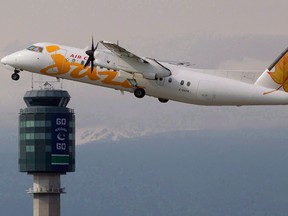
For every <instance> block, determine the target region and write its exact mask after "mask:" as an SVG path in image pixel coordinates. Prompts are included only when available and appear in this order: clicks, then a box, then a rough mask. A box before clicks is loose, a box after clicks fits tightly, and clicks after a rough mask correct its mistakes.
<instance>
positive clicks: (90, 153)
mask: <svg viewBox="0 0 288 216" xmlns="http://www.w3.org/2000/svg"><path fill="white" fill-rule="evenodd" d="M286 134H287V130H286V129H285V128H284V129H279V128H277V129H269V130H237V131H178V132H166V133H165V132H164V133H159V134H156V135H147V136H141V137H138V138H129V139H128V138H123V139H120V140H119V141H108V140H107V139H106V140H102V141H97V142H91V143H89V144H86V145H80V146H77V149H76V150H77V152H76V153H77V161H76V165H77V166H76V172H75V173H68V174H67V175H66V176H63V177H62V186H64V187H66V191H67V194H64V195H62V197H61V200H62V201H61V202H62V215H83V216H86V215H117V216H122V215H123V216H124V215H125V216H130V215H139V216H146V215H152V216H153V215H157V216H159V215H160V216H161V215H165V216H172V215H173V216H174V215H181V216H186V215H187V216H188V215H199V216H202V215H203V216H204V215H205V216H206V215H211V216H212V215H213V216H218V215H219V216H220V215H221V216H226V215H227V216H228V215H229V216H230V215H236V216H238V215H239V216H240V215H241V216H242V215H256V216H258V215H259V216H260V215H261V216H263V215H275V216H282V215H285V214H286V212H287V211H288V193H287V179H288V172H287V171H288V170H287V163H288V145H287V136H286ZM17 157H18V156H17V145H16V140H15V142H13V143H10V145H9V148H8V149H6V150H5V152H4V149H3V148H2V146H1V151H0V164H1V165H0V173H1V178H0V182H1V187H0V194H1V197H0V206H1V207H2V208H0V215H17V214H25V215H29V214H32V197H31V196H30V195H26V194H25V192H24V190H25V189H27V188H29V187H31V185H32V178H31V176H27V175H26V174H23V173H18V172H17ZM15 204H16V205H15ZM15 206H17V208H15Z"/></svg>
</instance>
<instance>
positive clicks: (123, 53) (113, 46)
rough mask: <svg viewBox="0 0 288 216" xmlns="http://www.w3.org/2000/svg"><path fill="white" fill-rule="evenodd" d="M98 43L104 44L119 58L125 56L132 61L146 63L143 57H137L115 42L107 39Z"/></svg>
mask: <svg viewBox="0 0 288 216" xmlns="http://www.w3.org/2000/svg"><path fill="white" fill-rule="evenodd" d="M100 43H101V44H102V45H103V46H105V47H106V48H107V49H109V50H110V51H111V52H112V53H114V54H116V55H118V56H119V57H120V58H122V57H127V58H130V59H131V60H134V61H138V62H141V63H148V62H147V61H146V60H145V59H143V58H140V57H138V56H137V55H135V54H133V53H131V52H129V51H127V50H126V49H124V48H122V47H120V46H119V45H117V44H114V43H111V42H108V41H100Z"/></svg>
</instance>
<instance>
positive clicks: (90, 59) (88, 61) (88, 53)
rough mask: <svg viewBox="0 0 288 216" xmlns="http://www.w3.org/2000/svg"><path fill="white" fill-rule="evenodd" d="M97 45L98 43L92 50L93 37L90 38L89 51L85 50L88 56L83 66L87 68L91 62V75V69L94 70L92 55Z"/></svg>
mask: <svg viewBox="0 0 288 216" xmlns="http://www.w3.org/2000/svg"><path fill="white" fill-rule="evenodd" d="M98 44H99V42H98V43H97V44H96V47H95V48H94V40H93V37H92V45H91V49H90V50H87V51H86V52H85V53H86V54H87V55H88V59H87V61H86V63H85V65H84V68H85V67H87V66H88V65H89V64H90V62H91V73H92V72H93V69H94V61H95V57H94V53H95V51H96V50H97V47H98Z"/></svg>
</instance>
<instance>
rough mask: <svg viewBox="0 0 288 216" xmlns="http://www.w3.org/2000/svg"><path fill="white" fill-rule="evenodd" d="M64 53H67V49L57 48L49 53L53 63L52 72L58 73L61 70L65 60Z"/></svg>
mask: <svg viewBox="0 0 288 216" xmlns="http://www.w3.org/2000/svg"><path fill="white" fill-rule="evenodd" d="M66 53H67V50H64V49H59V50H57V51H55V52H54V53H53V54H52V55H51V57H52V65H54V67H53V68H52V70H53V72H58V73H61V72H62V70H63V67H64V64H65V62H67V59H66Z"/></svg>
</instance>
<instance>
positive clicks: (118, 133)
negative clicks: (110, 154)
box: [76, 126, 192, 145]
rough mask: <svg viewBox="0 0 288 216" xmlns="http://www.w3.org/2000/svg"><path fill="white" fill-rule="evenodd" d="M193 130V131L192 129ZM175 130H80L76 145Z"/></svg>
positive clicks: (110, 128) (93, 128)
mask: <svg viewBox="0 0 288 216" xmlns="http://www.w3.org/2000/svg"><path fill="white" fill-rule="evenodd" d="M191 130H192V129H191ZM169 131H175V130H167V129H164V128H162V129H155V128H145V129H144V128H133V127H132V128H128V127H126V128H125V127H121V128H119V127H113V126H109V127H103V126H98V127H91V128H79V129H77V130H76V144H77V145H81V144H86V143H91V142H93V141H100V140H101V141H103V140H109V141H111V140H112V141H119V140H122V139H129V138H137V137H143V136H149V135H153V134H158V133H162V132H169Z"/></svg>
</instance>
